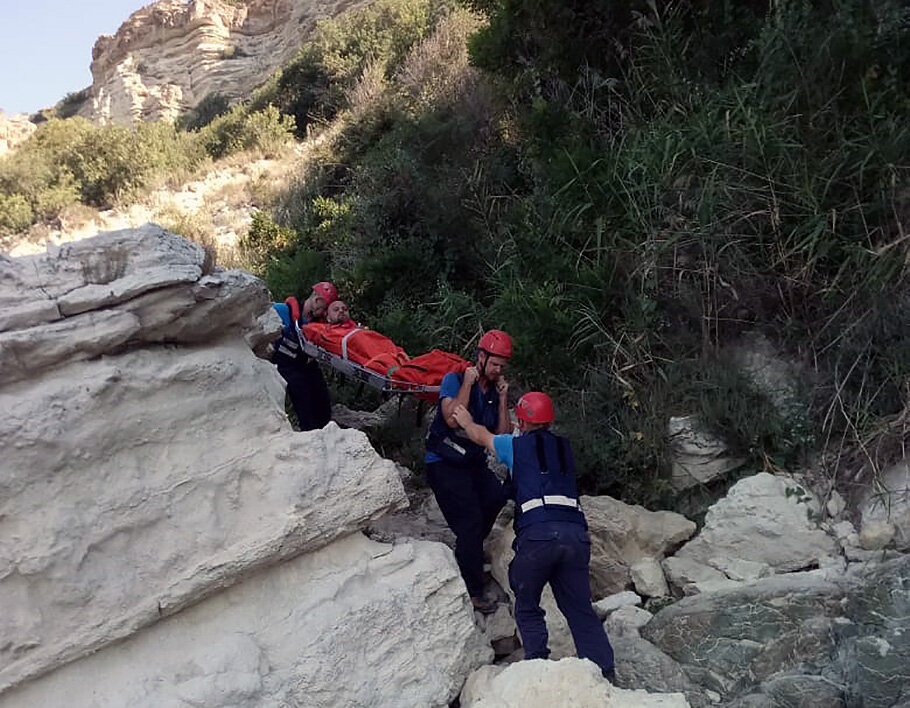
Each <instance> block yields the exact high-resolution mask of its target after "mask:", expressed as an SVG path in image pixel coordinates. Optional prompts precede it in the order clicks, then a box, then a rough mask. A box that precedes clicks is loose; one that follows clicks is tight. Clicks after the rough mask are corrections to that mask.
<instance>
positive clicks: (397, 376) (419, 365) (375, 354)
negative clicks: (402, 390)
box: [301, 300, 470, 386]
mask: <svg viewBox="0 0 910 708" xmlns="http://www.w3.org/2000/svg"><path fill="white" fill-rule="evenodd" d="M301 330H302V332H303V336H304V337H306V338H307V339H308V340H309V341H311V342H313V344H315V345H316V346H318V347H321V348H322V349H325V350H327V351H330V352H332V353H333V354H337V355H339V356H342V357H344V358H346V359H348V360H349V361H353V362H354V363H355V364H360V365H361V366H364V367H366V368H367V369H370V370H372V371H375V372H376V373H378V374H382V375H383V376H388V377H389V378H391V379H394V380H397V381H402V382H405V383H414V384H423V385H426V386H438V385H439V383H440V382H441V381H442V377H443V376H445V374H446V373H448V372H450V371H456V372H461V371H464V370H465V368H467V367H468V366H469V365H470V362H468V361H467V360H465V359H462V358H461V357H460V356H458V355H456V354H450V353H449V352H443V351H440V350H438V349H434V350H433V351H431V352H427V353H426V354H421V355H420V356H418V357H415V358H413V359H412V358H411V357H409V356H408V355H407V353H406V352H405V351H404V349H402V348H401V347H399V346H398V345H397V344H395V342H393V341H392V340H391V339H389V338H388V337H386V336H385V335H382V334H380V333H379V332H375V331H373V330H371V329H367V328H365V327H361V326H360V325H358V324H357V323H356V322H354V320H352V319H351V316H350V313H349V312H348V307H347V305H346V304H345V303H344V302H342V301H341V300H336V301H335V302H333V303H332V304H331V305H329V307H328V310H327V312H326V322H324V323H320V322H311V323H310V324H307V325H304V326H303V327H302V328H301Z"/></svg>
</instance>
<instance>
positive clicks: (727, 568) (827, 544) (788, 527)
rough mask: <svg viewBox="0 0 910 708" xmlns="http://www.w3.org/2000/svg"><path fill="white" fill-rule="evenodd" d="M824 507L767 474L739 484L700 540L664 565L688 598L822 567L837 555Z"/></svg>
mask: <svg viewBox="0 0 910 708" xmlns="http://www.w3.org/2000/svg"><path fill="white" fill-rule="evenodd" d="M820 518H821V517H820V506H819V503H818V501H817V500H816V499H815V498H814V497H813V495H812V493H811V492H810V491H808V490H807V488H806V487H805V486H804V485H801V484H799V483H798V482H797V481H796V480H794V479H792V478H790V477H786V476H775V475H771V474H768V473H766V472H762V473H760V474H757V475H754V476H752V477H747V478H745V479H742V480H740V481H739V482H737V483H736V484H735V485H733V487H731V488H730V491H729V492H728V493H727V496H726V497H725V498H723V499H721V500H720V501H719V502H717V503H716V504H715V505H714V506H712V507H711V508H710V509H709V510H708V513H707V515H706V516H705V524H704V527H703V528H702V529H701V531H700V532H699V534H698V535H697V536H696V537H695V538H694V539H693V540H691V541H689V542H688V543H687V544H686V545H684V546H683V547H682V548H681V549H679V551H677V552H676V554H675V556H674V557H673V558H672V559H668V560H667V561H665V562H664V569H665V570H666V571H667V574H668V576H669V579H670V581H671V584H673V585H675V586H676V587H679V588H682V589H683V590H684V591H685V592H687V593H691V592H697V591H698V590H699V589H701V588H700V587H699V585H698V580H695V581H693V578H696V577H698V573H697V568H698V566H702V567H703V572H702V573H701V577H700V579H701V580H704V581H706V582H708V583H709V585H708V586H707V587H708V588H714V587H717V583H716V581H718V580H720V581H723V580H734V581H750V580H754V579H757V578H760V577H762V576H764V575H769V574H772V573H781V572H789V571H795V570H801V569H805V568H810V567H813V566H818V565H819V563H820V562H821V561H822V560H823V559H826V558H828V557H830V556H834V555H837V554H838V546H837V543H836V541H835V540H834V539H833V538H832V537H831V536H829V535H828V534H826V533H825V532H824V531H822V530H821V528H819V525H818V522H819V520H820Z"/></svg>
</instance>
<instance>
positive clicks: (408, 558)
mask: <svg viewBox="0 0 910 708" xmlns="http://www.w3.org/2000/svg"><path fill="white" fill-rule="evenodd" d="M273 318H274V315H272V313H271V308H270V307H269V298H268V294H267V292H266V290H265V288H264V286H263V284H262V283H261V282H260V281H258V280H257V279H255V278H253V277H252V276H250V275H249V274H246V273H242V272H223V271H214V270H211V269H210V268H209V265H208V263H207V259H206V256H205V252H204V250H203V249H202V248H201V247H199V246H195V245H193V244H190V243H188V242H186V241H184V240H183V239H180V238H178V237H175V236H172V235H170V234H168V233H167V232H165V231H163V230H162V229H160V228H158V227H154V226H151V225H149V226H147V227H144V228H142V229H137V230H131V231H123V232H114V233H109V234H106V235H102V236H99V237H96V238H93V239H88V240H85V241H80V242H77V243H73V244H69V245H66V246H63V247H61V248H57V249H51V250H49V251H48V253H46V254H43V255H40V256H30V257H24V258H19V259H10V258H3V259H2V260H0V362H2V364H0V406H2V409H3V410H4V416H3V417H2V418H0V441H2V450H0V607H2V608H3V612H2V613H0V637H3V641H2V643H0V706H3V707H4V708H6V707H7V706H33V705H111V706H113V705H137V706H160V705H172V704H178V703H180V704H195V705H211V706H222V705H224V706H226V705H232V706H260V705H375V704H381V705H390V706H394V705H401V706H405V705H407V706H411V705H445V704H447V703H448V702H449V701H451V700H452V699H453V698H454V697H455V696H456V695H457V694H458V691H459V690H460V687H461V684H462V683H463V681H464V679H465V678H466V676H467V675H468V673H469V672H470V671H471V670H472V669H474V668H476V667H477V666H479V665H481V664H482V663H484V662H486V661H489V660H491V659H492V655H493V653H492V650H491V649H490V647H489V644H488V643H487V642H486V640H485V639H484V637H483V635H482V634H481V633H480V632H479V631H478V630H477V629H476V627H475V625H474V622H473V613H472V611H471V609H470V607H469V603H468V599H467V596H466V594H465V591H464V585H463V583H462V582H461V579H460V576H459V574H458V570H457V567H456V565H455V562H454V558H453V556H452V554H451V552H450V551H449V550H448V549H447V548H445V546H443V545H441V544H438V543H431V542H402V543H398V544H396V545H390V544H380V543H376V542H374V541H370V540H368V539H366V538H365V537H364V536H363V535H362V534H361V533H360V532H359V530H360V529H362V528H364V527H365V526H366V525H367V524H368V523H369V522H370V521H371V520H372V519H374V518H376V517H378V516H380V515H382V514H384V513H386V512H388V511H390V510H395V509H400V508H402V507H403V506H404V505H406V503H407V500H406V496H405V494H404V489H403V487H402V485H401V482H400V480H399V476H398V472H397V470H396V468H395V465H394V464H393V463H391V462H390V461H387V460H383V459H381V458H380V457H379V456H378V455H377V454H376V453H375V452H374V450H373V449H372V447H371V446H370V445H369V442H368V441H367V439H366V437H365V436H364V435H363V434H362V433H360V432H358V431H353V430H341V429H339V428H338V427H337V426H335V425H334V424H330V425H329V426H328V427H327V428H326V429H325V430H323V431H316V432H312V433H306V434H294V433H292V431H291V429H290V426H289V424H288V422H287V420H286V418H285V416H284V413H283V388H282V385H281V381H280V379H279V378H278V376H277V373H276V372H275V370H274V367H272V366H271V365H270V364H267V363H266V362H263V361H261V360H259V359H257V358H256V357H255V356H254V355H253V353H252V351H251V347H255V346H256V345H257V344H259V343H261V342H262V341H264V340H267V339H270V338H273V337H274V334H275V331H276V325H277V322H276V321H275V320H274V319H273ZM86 676H92V677H93V678H92V681H86V680H85V677H86ZM339 676H343V677H344V680H343V681H339V680H338V677H339Z"/></svg>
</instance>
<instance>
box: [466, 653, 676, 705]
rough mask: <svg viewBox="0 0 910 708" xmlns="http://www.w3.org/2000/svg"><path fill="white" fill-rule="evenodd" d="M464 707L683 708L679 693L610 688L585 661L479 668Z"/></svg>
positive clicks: (470, 681) (540, 661)
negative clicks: (652, 692)
mask: <svg viewBox="0 0 910 708" xmlns="http://www.w3.org/2000/svg"><path fill="white" fill-rule="evenodd" d="M461 705H462V706H463V707H464V708H516V707H517V706H521V707H522V708H551V706H559V705H571V706H574V707H575V708H658V706H659V707H660V708H685V707H687V706H688V705H689V703H688V702H687V701H686V699H685V696H683V695H682V694H681V693H668V694H649V693H648V692H647V691H643V690H635V691H626V690H623V689H621V688H616V687H615V686H611V685H610V683H609V682H608V681H606V680H604V679H603V678H602V677H601V675H600V669H598V668H597V666H595V665H594V664H593V663H591V662H590V661H588V660H586V659H562V660H560V661H547V660H545V659H532V660H530V661H521V662H518V663H517V664H511V665H510V666H508V667H506V668H505V669H502V668H500V667H484V668H482V669H480V670H478V671H475V672H474V673H473V674H471V676H470V677H469V678H468V682H467V683H466V684H465V688H464V691H463V692H462V694H461Z"/></svg>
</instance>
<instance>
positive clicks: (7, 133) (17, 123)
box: [0, 112, 35, 155]
mask: <svg viewBox="0 0 910 708" xmlns="http://www.w3.org/2000/svg"><path fill="white" fill-rule="evenodd" d="M34 132H35V124H34V123H32V122H31V121H30V120H29V119H28V116H25V115H18V116H5V115H3V113H2V112H0V155H2V154H3V153H5V152H8V151H9V150H12V149H13V148H14V147H16V146H17V145H18V144H19V143H21V142H23V141H24V140H25V139H26V138H28V136H29V135H31V134H32V133H34Z"/></svg>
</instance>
